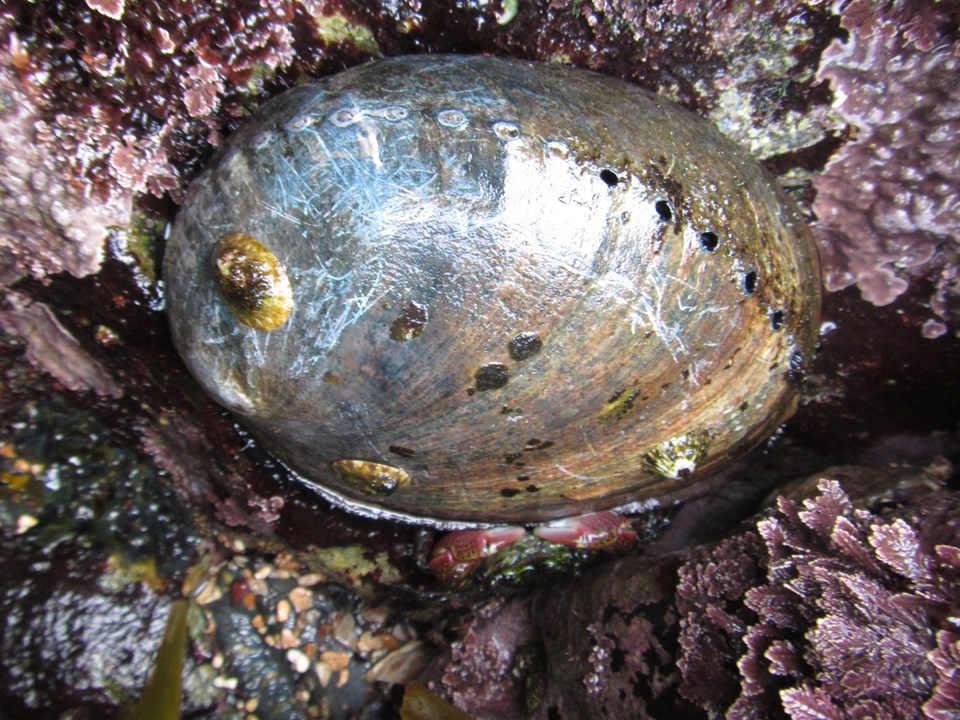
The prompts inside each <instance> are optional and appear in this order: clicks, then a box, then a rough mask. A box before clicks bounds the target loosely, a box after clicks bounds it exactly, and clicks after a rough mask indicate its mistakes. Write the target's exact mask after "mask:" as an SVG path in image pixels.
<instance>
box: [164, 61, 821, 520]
mask: <svg viewBox="0 0 960 720" xmlns="http://www.w3.org/2000/svg"><path fill="white" fill-rule="evenodd" d="M244 248H255V249H256V253H255V257H246V256H245V255H244V252H245V250H244ZM237 268H245V269H246V270H244V271H243V272H248V273H249V274H250V277H246V278H245V277H242V276H238V272H240V271H238V270H237ZM230 273H233V275H232V276H230ZM241 275H242V273H241ZM164 277H165V282H166V285H167V293H168V294H167V300H168V308H169V314H170V318H171V323H172V328H173V335H174V339H175V342H176V344H177V347H178V348H179V350H180V352H181V354H182V355H183V357H184V359H185V361H186V363H187V364H188V366H189V367H190V369H191V371H192V372H193V374H194V375H195V376H196V378H197V379H198V380H199V382H200V383H201V384H202V385H203V387H204V388H205V389H206V390H207V392H209V393H210V394H211V395H212V396H213V397H214V398H216V399H217V401H218V402H220V403H222V404H223V405H224V406H225V407H227V408H229V409H230V410H231V411H233V412H234V413H235V414H236V415H237V416H238V417H239V418H240V419H241V421H242V422H243V423H244V424H245V425H246V426H247V427H248V428H249V429H250V430H251V431H252V432H253V433H254V434H255V435H256V437H258V438H259V439H260V440H261V441H262V442H263V443H264V445H265V446H266V447H267V448H269V449H270V450H271V451H272V452H273V453H274V454H275V455H276V456H277V457H278V458H280V459H281V460H282V461H283V462H284V463H286V464H287V465H288V466H289V467H290V468H291V469H292V470H294V471H295V472H296V473H297V474H298V475H299V476H301V477H302V478H303V480H304V482H307V483H309V484H311V485H313V486H314V487H315V488H316V489H318V490H319V491H320V492H322V493H323V494H324V495H326V496H327V497H330V498H332V499H334V500H335V501H337V502H339V503H341V504H343V505H346V506H347V507H350V508H352V509H354V510H356V511H358V512H364V513H367V514H384V515H388V516H395V517H401V516H402V517H413V518H418V519H421V520H424V521H433V522H436V523H439V524H444V523H445V524H449V525H456V524H466V523H480V522H488V523H500V522H508V521H509V522H534V521H538V520H545V519H549V518H557V517H562V516H566V515H571V514H577V513H583V512H587V511H590V510H596V509H602V508H609V507H615V506H620V505H622V504H624V503H627V502H629V501H633V500H638V499H644V498H650V497H656V496H658V495H660V494H663V493H665V492H669V491H673V490H676V489H678V488H680V487H681V486H683V485H684V484H687V483H691V482H695V481H696V480H697V479H698V478H700V477H702V476H704V475H706V474H708V473H710V472H712V471H715V470H716V469H718V468H720V467H722V466H724V465H727V464H729V463H730V462H731V461H733V460H735V459H736V458H738V457H740V456H741V455H742V454H743V453H744V452H745V451H747V450H748V449H750V448H751V447H753V446H755V445H756V444H758V443H759V442H761V441H762V440H763V439H765V438H766V437H768V436H769V435H770V434H771V433H772V432H773V431H774V430H775V429H776V428H777V427H778V426H779V425H780V424H781V423H782V422H783V421H784V420H785V419H786V418H787V417H788V416H789V415H790V414H791V413H792V411H793V409H794V407H795V405H796V399H797V389H796V387H795V385H796V382H795V379H794V376H795V374H796V371H797V370H798V369H799V368H800V366H802V365H803V364H804V363H805V362H807V361H808V360H809V357H810V355H811V353H812V350H813V346H814V343H815V337H816V329H817V325H818V312H819V304H820V279H819V278H820V273H819V265H818V261H817V255H816V251H815V248H814V245H813V243H812V240H811V237H810V234H809V231H808V230H807V229H806V227H805V226H804V224H803V222H802V221H801V219H800V218H799V216H798V213H797V211H796V209H795V208H794V206H793V205H792V204H791V203H790V202H789V201H788V200H787V198H786V197H785V196H784V194H783V192H782V191H781V190H780V188H779V187H778V186H777V184H776V182H775V181H774V180H773V179H772V178H771V177H770V176H769V175H768V174H767V173H766V172H765V171H764V170H763V169H762V168H761V167H760V166H759V165H758V164H757V163H756V162H755V161H754V160H753V159H751V158H750V157H749V156H748V155H747V154H746V153H745V152H744V151H743V150H741V149H739V148H737V147H736V146H734V145H732V144H731V143H730V142H728V141H727V140H725V139H724V138H723V137H722V136H721V135H720V134H719V133H718V132H717V131H716V130H715V129H714V128H713V127H711V126H710V125H709V124H707V123H705V122H704V121H702V120H700V119H699V118H697V117H695V116H694V115H692V114H690V113H688V112H687V111H685V110H683V109H681V108H679V107H677V106H676V105H674V104H673V103H671V102H670V101H668V100H665V99H663V98H660V97H657V96H655V95H651V94H649V93H646V92H644V91H642V90H640V89H638V88H636V87H634V86H632V85H630V84H628V83H625V82H622V81H619V80H615V79H612V78H607V77H603V76H600V75H597V74H594V73H590V72H586V71H583V70H577V69H572V68H568V67H561V66H557V65H545V64H537V63H528V62H520V61H508V60H501V59H496V58H486V57H458V56H417V57H402V58H394V59H390V60H384V61H381V62H378V63H374V64H370V65H364V66H361V67H357V68H353V69H351V70H348V71H346V72H343V73H341V74H338V75H334V76H332V77H328V78H325V79H324V80H322V81H320V82H316V83H313V84H309V85H304V86H301V87H298V88H295V89H293V90H290V91H289V92H287V93H285V94H284V95H282V96H280V97H278V98H276V99H275V100H273V101H272V102H270V103H268V104H267V105H266V106H265V107H264V108H263V109H262V110H261V111H260V112H258V113H257V114H256V115H255V116H254V118H253V119H252V120H251V121H250V122H249V123H248V124H247V125H246V126H245V127H243V128H242V129H241V130H240V131H239V132H237V133H236V135H235V136H234V137H232V138H231V139H230V141H229V142H228V143H227V144H226V146H225V147H224V148H223V150H222V151H221V153H220V154H219V155H218V157H217V158H216V159H215V161H214V162H213V164H212V166H211V167H210V168H209V169H208V171H207V172H206V173H205V174H204V175H203V176H202V177H201V178H199V179H198V180H197V182H196V183H195V184H194V185H193V187H192V188H191V190H190V193H189V196H188V198H187V201H186V203H185V204H184V206H183V208H182V209H181V211H180V214H179V216H178V218H177V221H176V224H175V227H174V230H173V233H172V237H171V238H170V241H169V244H168V246H167V253H166V258H165V263H164ZM225 278H226V279H225ZM227 281H229V282H230V283H233V284H232V285H230V288H231V289H229V291H226V290H224V287H225V285H224V282H227ZM287 283H288V284H287ZM248 287H249V288H256V291H255V292H254V291H250V292H251V293H253V294H252V295H251V297H250V298H247V299H246V300H244V297H243V295H244V292H246V290H244V288H248ZM273 287H277V288H279V290H277V291H276V294H277V296H278V297H277V298H271V297H269V296H270V294H271V292H273V290H271V288H273ZM238 298H239V300H238ZM264 299H265V301H266V303H267V306H269V307H267V306H264V305H263V302H262V301H264ZM271 302H272V305H271V304H270V303H271ZM263 307H266V309H267V310H269V312H268V313H267V315H266V317H267V318H268V319H267V320H258V319H257V318H258V317H259V316H257V315H256V313H258V312H260V311H261V310H262V309H263ZM276 308H279V310H277V309H276ZM248 313H253V315H252V316H251V315H249V314H248ZM251 317H253V319H252V320H251V319H250V318H251ZM258 323H259V324H258ZM271 327H272V329H270V328H271Z"/></svg>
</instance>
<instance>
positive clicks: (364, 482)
mask: <svg viewBox="0 0 960 720" xmlns="http://www.w3.org/2000/svg"><path fill="white" fill-rule="evenodd" d="M333 469H334V470H336V471H337V474H338V475H339V476H340V478H341V479H342V480H344V481H345V482H347V483H349V484H350V485H352V486H353V487H355V488H356V489H358V490H360V491H362V492H365V493H367V494H370V495H392V494H393V493H395V492H396V491H397V490H400V489H401V488H404V487H406V486H407V485H409V484H410V475H408V474H407V473H406V472H404V471H403V470H401V469H400V468H396V467H393V466H392V465H383V464H381V463H375V462H371V461H369V460H335V461H334V463H333Z"/></svg>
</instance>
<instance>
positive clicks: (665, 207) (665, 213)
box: [653, 200, 673, 222]
mask: <svg viewBox="0 0 960 720" xmlns="http://www.w3.org/2000/svg"><path fill="white" fill-rule="evenodd" d="M653 207H654V209H655V210H656V211H657V215H659V216H660V219H661V220H663V221H664V222H670V221H671V220H672V219H673V208H672V207H670V203H668V202H667V201H666V200H657V202H656V204H654V206H653Z"/></svg>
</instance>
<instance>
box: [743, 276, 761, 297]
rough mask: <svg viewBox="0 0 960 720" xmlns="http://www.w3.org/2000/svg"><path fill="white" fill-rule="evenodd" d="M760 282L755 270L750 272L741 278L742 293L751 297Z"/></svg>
mask: <svg viewBox="0 0 960 720" xmlns="http://www.w3.org/2000/svg"><path fill="white" fill-rule="evenodd" d="M759 281H760V278H759V277H758V276H757V271H756V270H750V271H748V272H747V274H746V275H744V276H743V291H744V292H745V293H746V294H747V295H753V293H754V292H755V291H756V289H757V283H758V282H759Z"/></svg>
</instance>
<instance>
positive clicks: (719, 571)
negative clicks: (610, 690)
mask: <svg viewBox="0 0 960 720" xmlns="http://www.w3.org/2000/svg"><path fill="white" fill-rule="evenodd" d="M957 509H958V498H957V497H956V495H954V494H946V493H945V494H934V495H932V496H930V497H929V498H928V499H927V500H925V501H923V502H920V503H918V504H917V505H916V506H913V507H912V509H911V510H910V511H908V512H907V513H906V514H905V516H904V517H898V518H895V519H892V520H881V519H880V518H879V517H877V516H876V515H873V514H871V513H870V512H867V511H865V510H858V509H856V508H854V506H853V505H852V503H851V502H850V500H849V498H848V497H847V495H846V494H845V493H844V492H843V491H842V490H841V489H840V486H839V484H837V483H836V482H834V481H823V482H821V484H820V494H819V495H818V496H817V497H815V498H813V499H810V500H806V501H804V503H803V505H802V506H799V505H797V504H796V503H795V502H794V501H792V500H788V499H785V498H780V499H779V504H778V511H777V512H776V513H774V515H773V516H772V517H770V518H768V519H766V520H762V521H760V522H759V523H758V524H757V528H758V531H759V536H757V535H754V534H753V533H747V534H745V535H742V536H739V537H734V538H732V539H729V540H727V541H724V542H722V543H720V544H719V545H717V546H715V547H713V548H711V549H709V550H708V551H706V552H704V553H703V554H702V556H701V557H700V558H699V559H698V560H695V561H693V562H688V563H687V564H686V565H685V566H684V567H683V568H682V569H681V571H680V582H679V585H678V590H677V595H678V602H677V607H678V609H679V610H680V612H681V613H682V614H683V619H682V621H681V632H680V645H681V647H682V652H681V657H680V659H679V666H680V668H681V671H682V673H683V680H682V682H681V686H680V692H681V694H682V695H683V696H684V697H686V698H687V699H689V700H691V701H692V702H694V703H696V704H698V705H699V706H701V707H703V708H704V709H705V710H707V712H708V714H710V715H718V714H720V715H723V716H725V717H727V718H756V717H783V716H784V714H785V715H786V716H787V717H790V718H792V719H793V720H813V718H820V719H821V720H847V719H853V718H868V717H869V718H906V717H927V718H936V719H937V720H940V719H944V720H945V719H946V718H956V717H957V716H958V713H960V683H958V678H960V662H958V660H960V652H958V651H960V645H958V641H960V634H958V628H957V626H956V616H957V613H958V612H960V549H958V545H960V527H958V525H957V522H956V512H957ZM764 551H765V554H766V560H765V561H762V560H760V561H758V560H757V558H763V556H764ZM714 676H716V677H715V678H714ZM714 680H715V681H716V682H713V681H714Z"/></svg>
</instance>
